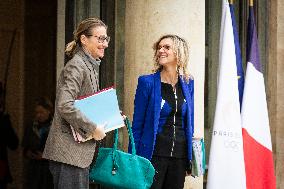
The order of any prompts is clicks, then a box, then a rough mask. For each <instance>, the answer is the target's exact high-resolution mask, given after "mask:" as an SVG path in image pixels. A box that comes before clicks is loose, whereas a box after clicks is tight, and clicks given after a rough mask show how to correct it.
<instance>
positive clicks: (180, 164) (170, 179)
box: [151, 156, 187, 189]
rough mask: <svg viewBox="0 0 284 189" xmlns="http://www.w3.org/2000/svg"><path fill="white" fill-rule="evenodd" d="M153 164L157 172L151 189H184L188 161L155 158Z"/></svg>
mask: <svg viewBox="0 0 284 189" xmlns="http://www.w3.org/2000/svg"><path fill="white" fill-rule="evenodd" d="M151 162H152V164H153V166H154V168H155V170H156V174H155V176H154V182H153V184H152V186H151V189H183V187H184V181H185V176H186V168H187V160H186V159H181V158H173V157H159V156H153V157H152V160H151Z"/></svg>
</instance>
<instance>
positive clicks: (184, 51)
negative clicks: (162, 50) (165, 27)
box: [153, 34, 192, 82]
mask: <svg viewBox="0 0 284 189" xmlns="http://www.w3.org/2000/svg"><path fill="white" fill-rule="evenodd" d="M166 38H169V39H171V40H172V41H173V51H174V52H175V54H176V58H177V72H178V74H179V75H181V76H183V78H185V79H186V81H187V82H188V81H189V79H190V78H192V76H191V75H190V74H189V72H188V70H187V65H188V61H189V46H188V43H187V41H186V40H185V39H183V38H181V37H179V36H177V35H172V34H167V35H163V36H161V37H160V38H159V39H158V41H157V42H155V43H154V45H153V50H154V57H153V60H154V62H155V63H154V69H153V72H157V71H162V69H163V66H162V65H160V64H159V61H158V59H159V58H158V46H159V44H160V42H161V41H162V40H163V39H166Z"/></svg>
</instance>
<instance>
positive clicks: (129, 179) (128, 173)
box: [89, 119, 155, 189]
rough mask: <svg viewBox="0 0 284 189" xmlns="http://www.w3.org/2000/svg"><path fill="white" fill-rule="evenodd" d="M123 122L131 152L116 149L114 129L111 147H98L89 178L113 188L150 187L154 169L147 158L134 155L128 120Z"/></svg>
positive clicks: (137, 188) (116, 134)
mask: <svg viewBox="0 0 284 189" xmlns="http://www.w3.org/2000/svg"><path fill="white" fill-rule="evenodd" d="M125 124H126V126H127V130H128V134H129V139H130V141H131V145H132V154H130V153H126V152H123V151H121V150H118V149H117V143H118V130H117V129H116V130H115V133H114V145H113V148H99V152H98V157H97V159H96V162H95V164H94V166H92V167H91V168H90V176H89V177H90V180H91V181H93V182H95V183H98V184H100V185H102V186H106V187H111V188H115V189H120V188H121V189H147V188H150V187H151V185H152V182H153V177H154V175H155V169H154V167H153V165H152V164H151V162H150V161H149V160H148V159H146V158H144V157H141V156H138V155H136V149H135V144H134V139H133V134H132V130H131V126H130V121H129V120H128V119H126V120H125Z"/></svg>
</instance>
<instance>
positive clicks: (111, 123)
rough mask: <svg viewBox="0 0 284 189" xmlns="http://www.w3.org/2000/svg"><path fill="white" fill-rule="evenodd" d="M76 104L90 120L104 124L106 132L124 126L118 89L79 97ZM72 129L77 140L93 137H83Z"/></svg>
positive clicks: (81, 140) (108, 89)
mask: <svg viewBox="0 0 284 189" xmlns="http://www.w3.org/2000/svg"><path fill="white" fill-rule="evenodd" d="M74 106H75V107H76V108H77V109H79V110H80V111H81V112H82V113H83V114H84V115H85V116H86V117H87V118H88V119H89V120H90V121H92V122H94V123H95V124H97V125H98V126H102V125H104V131H105V132H109V131H112V130H114V129H117V128H120V127H123V126H124V121H123V117H122V116H121V114H120V110H119V107H118V101H117V95H116V90H115V89H114V88H112V87H111V88H107V89H104V90H101V91H99V92H97V93H95V94H93V95H91V96H88V97H82V98H79V99H78V100H75V103H74ZM71 130H72V133H73V136H74V139H75V141H77V142H85V141H87V140H90V139H92V137H90V138H88V139H84V138H82V136H81V135H80V134H79V133H78V132H76V131H75V130H74V128H73V127H72V126H71Z"/></svg>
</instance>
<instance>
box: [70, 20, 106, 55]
mask: <svg viewBox="0 0 284 189" xmlns="http://www.w3.org/2000/svg"><path fill="white" fill-rule="evenodd" d="M101 26H102V27H105V28H106V29H107V26H106V25H105V24H104V23H103V22H102V21H101V20H100V19H98V18H87V19H85V20H83V21H82V22H80V24H79V25H78V27H77V29H76V30H75V31H74V32H73V41H71V42H70V43H68V44H67V45H66V49H65V53H66V55H68V56H70V57H73V56H74V54H75V53H76V52H77V50H78V47H80V46H82V44H81V40H80V38H81V35H85V36H86V37H90V36H92V29H93V28H95V27H101Z"/></svg>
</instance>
